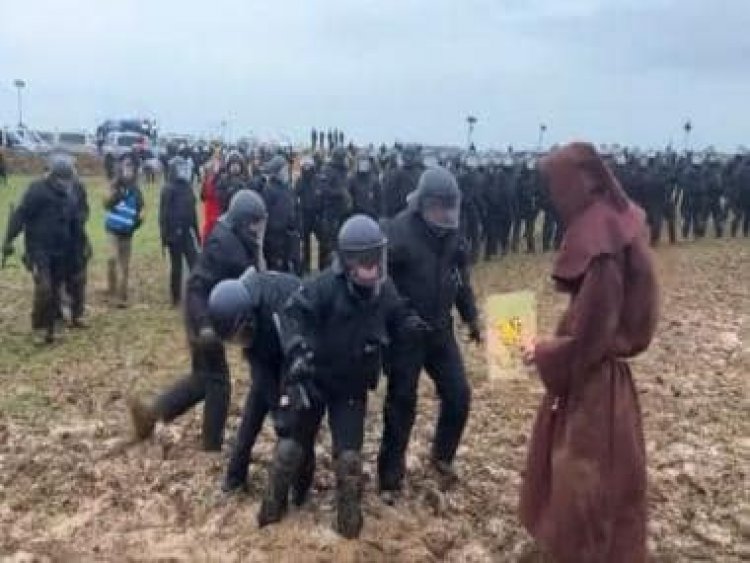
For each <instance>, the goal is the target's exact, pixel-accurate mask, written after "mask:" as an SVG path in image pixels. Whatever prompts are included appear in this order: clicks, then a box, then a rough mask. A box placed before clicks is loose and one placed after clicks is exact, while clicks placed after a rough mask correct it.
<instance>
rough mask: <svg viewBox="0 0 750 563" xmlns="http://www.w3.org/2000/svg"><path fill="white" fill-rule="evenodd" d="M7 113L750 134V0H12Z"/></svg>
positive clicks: (1, 60)
mask: <svg viewBox="0 0 750 563" xmlns="http://www.w3.org/2000/svg"><path fill="white" fill-rule="evenodd" d="M0 13H1V14H2V15H1V16H0V123H1V124H8V125H10V124H14V123H15V122H16V121H17V110H16V92H15V89H14V88H13V85H12V81H13V79H14V78H23V79H25V80H26V81H27V83H28V87H27V88H26V90H25V91H24V110H25V111H24V113H25V121H26V122H27V123H28V124H30V125H31V126H33V127H39V128H70V127H77V128H81V127H82V128H87V129H93V128H94V127H95V126H96V124H97V123H98V122H99V121H100V120H102V119H104V118H107V117H120V116H131V115H146V116H151V117H155V118H156V119H157V120H158V122H159V123H160V126H161V129H162V131H165V132H167V131H171V132H192V133H198V134H207V133H217V132H218V131H219V128H220V125H219V124H220V122H221V121H222V120H224V119H226V120H227V121H228V123H229V132H230V134H231V135H234V136H237V135H240V134H245V133H248V132H251V131H252V132H254V133H255V134H258V135H261V136H279V135H288V136H289V137H291V138H293V139H295V140H307V139H308V136H309V130H310V128H311V127H312V126H316V127H329V126H330V127H333V126H339V127H341V128H342V129H343V130H344V131H346V132H347V133H348V134H349V135H351V136H352V137H353V138H354V139H355V140H356V141H358V142H370V141H373V142H378V143H379V142H381V141H386V142H392V141H393V140H395V139H400V140H414V141H421V142H429V143H441V144H443V143H444V144H464V143H465V140H466V121H465V118H466V116H467V115H468V114H469V113H471V114H473V115H476V117H477V118H478V119H479V122H478V124H477V128H476V134H475V140H476V142H477V144H478V145H479V146H480V148H481V147H500V146H505V145H507V144H509V143H511V144H513V145H514V146H519V147H521V146H534V145H536V142H537V135H538V130H539V124H540V122H544V123H546V124H547V125H548V127H549V130H548V133H547V136H546V144H548V143H549V142H556V141H564V140H569V139H572V138H586V139H590V140H593V141H595V142H621V143H626V144H639V145H641V146H644V147H659V146H665V145H666V144H667V143H668V142H669V141H670V140H671V141H672V142H673V143H674V146H675V147H677V148H682V146H683V143H684V134H683V132H682V125H683V123H684V122H685V119H686V118H687V117H690V118H691V119H692V121H693V124H694V130H693V134H692V143H693V144H694V145H695V146H702V145H707V144H715V145H717V146H720V147H727V148H734V147H736V146H737V145H740V144H747V145H750V141H749V140H748V135H749V134H750V32H749V31H748V30H750V0H429V1H427V0H425V1H416V0H378V1H371V0H268V1H259V0H200V1H193V0H182V1H177V0H159V1H155V0H22V1H17V0H0Z"/></svg>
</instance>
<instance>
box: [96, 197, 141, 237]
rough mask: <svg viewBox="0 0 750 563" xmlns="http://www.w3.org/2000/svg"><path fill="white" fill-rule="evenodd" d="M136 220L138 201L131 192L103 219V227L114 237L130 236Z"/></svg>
mask: <svg viewBox="0 0 750 563" xmlns="http://www.w3.org/2000/svg"><path fill="white" fill-rule="evenodd" d="M137 218H138V200H137V198H136V195H135V192H134V191H133V190H128V193H127V194H126V195H125V197H124V198H122V199H121V200H120V201H119V202H117V205H115V206H114V207H113V208H112V209H111V210H110V211H109V212H108V213H107V215H106V217H105V219H104V227H105V228H106V229H107V231H109V232H110V233H113V234H116V235H132V234H133V231H135V222H136V219H137Z"/></svg>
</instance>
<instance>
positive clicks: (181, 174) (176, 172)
mask: <svg viewBox="0 0 750 563" xmlns="http://www.w3.org/2000/svg"><path fill="white" fill-rule="evenodd" d="M169 179H170V180H171V181H172V182H185V183H189V182H190V180H192V179H193V167H192V164H191V163H190V161H189V160H188V159H186V158H184V157H182V156H175V157H174V158H173V159H172V160H170V161H169Z"/></svg>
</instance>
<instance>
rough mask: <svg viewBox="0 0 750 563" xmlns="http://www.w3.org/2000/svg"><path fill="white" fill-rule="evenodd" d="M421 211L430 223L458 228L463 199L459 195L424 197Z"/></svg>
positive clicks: (440, 226)
mask: <svg viewBox="0 0 750 563" xmlns="http://www.w3.org/2000/svg"><path fill="white" fill-rule="evenodd" d="M421 213H422V217H424V220H425V221H427V223H428V224H430V225H432V226H434V227H439V228H441V229H458V221H459V218H460V215H461V201H460V199H459V198H457V197H432V196H427V197H425V198H424V199H422V204H421Z"/></svg>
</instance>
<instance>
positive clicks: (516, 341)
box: [485, 291, 537, 379]
mask: <svg viewBox="0 0 750 563" xmlns="http://www.w3.org/2000/svg"><path fill="white" fill-rule="evenodd" d="M485 319H486V323H487V330H486V335H487V345H486V346H487V365H488V368H489V378H490V379H516V378H522V377H526V372H527V368H526V367H525V366H524V365H523V362H522V360H521V349H520V348H521V344H522V343H523V342H524V340H526V339H528V338H535V337H536V334H537V316H536V298H535V296H534V293H533V292H531V291H516V292H513V293H500V294H495V295H491V296H490V297H488V298H487V303H486V307H485Z"/></svg>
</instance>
